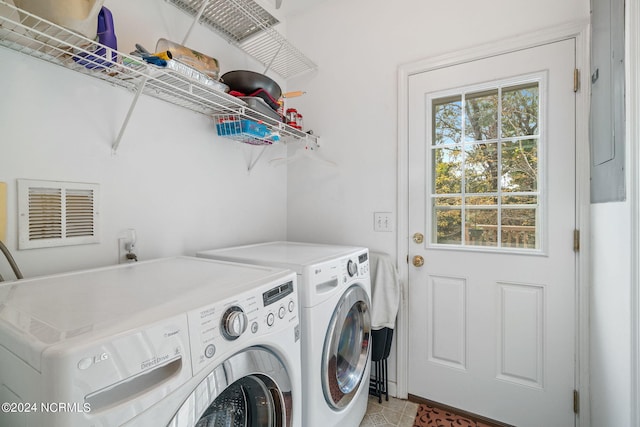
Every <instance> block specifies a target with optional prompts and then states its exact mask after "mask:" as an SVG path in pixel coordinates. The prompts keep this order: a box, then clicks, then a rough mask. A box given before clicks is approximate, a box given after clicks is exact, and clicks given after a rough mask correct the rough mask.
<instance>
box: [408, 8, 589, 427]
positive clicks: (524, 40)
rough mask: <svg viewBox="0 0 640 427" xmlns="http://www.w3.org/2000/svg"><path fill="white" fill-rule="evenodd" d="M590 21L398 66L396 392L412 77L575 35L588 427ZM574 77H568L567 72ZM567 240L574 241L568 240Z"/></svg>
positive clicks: (583, 420)
mask: <svg viewBox="0 0 640 427" xmlns="http://www.w3.org/2000/svg"><path fill="white" fill-rule="evenodd" d="M589 30H590V27H589V21H588V20H581V21H577V22H571V23H568V24H565V25H561V26H555V27H551V28H547V29H542V30H540V31H536V32H533V33H529V34H527V35H524V36H519V37H513V38H510V39H508V40H501V41H497V42H494V43H487V44H483V45H481V46H475V47H472V48H468V49H464V50H460V51H457V52H452V53H447V54H444V55H441V56H436V57H431V58H427V59H422V60H419V61H416V62H411V63H407V64H402V65H400V66H399V67H398V75H397V78H398V81H397V84H398V86H397V87H398V118H397V119H398V135H397V137H398V156H397V159H398V164H397V168H398V177H397V182H398V191H397V197H398V200H397V209H398V215H397V242H396V247H397V251H396V253H397V266H398V272H399V275H400V278H401V286H402V299H401V302H400V309H399V311H398V320H397V322H398V326H397V329H398V330H397V335H396V337H397V338H396V339H397V341H396V343H397V360H398V364H397V372H396V376H397V396H398V397H399V398H407V396H408V387H407V386H408V375H409V373H408V371H407V366H408V356H409V354H408V344H409V328H408V323H409V318H408V299H407V297H408V291H409V281H408V277H409V265H408V259H409V240H410V230H409V165H408V163H409V159H408V155H409V137H408V134H409V102H408V99H409V93H408V87H409V77H410V76H412V75H414V74H419V73H424V72H427V71H432V70H436V69H439V68H444V67H450V66H453V65H457V64H461V63H465V62H470V61H475V60H479V59H484V58H488V57H491V56H496V55H502V54H506V53H510V52H514V51H518V50H522V49H528V48H532V47H535V46H540V45H544V44H548V43H553V42H557V41H562V40H568V39H574V40H575V43H576V68H578V69H579V70H581V72H580V75H579V78H580V82H579V89H578V91H577V92H576V124H575V126H576V129H575V130H576V159H575V160H576V220H575V223H576V227H577V228H578V229H579V230H580V236H581V238H580V251H579V252H578V254H577V262H576V281H577V283H576V307H577V312H576V328H577V330H576V341H575V348H576V351H577V354H576V366H575V369H576V373H575V382H576V384H575V388H576V390H578V391H581V393H580V398H579V399H580V402H579V405H580V413H579V414H578V416H577V417H576V425H578V426H580V427H589V426H590V416H589V412H590V408H589V286H588V285H589V269H588V266H589V263H588V260H589V252H590V250H589V235H590V230H589V222H590V221H589V133H588V131H589V90H588V88H589V75H590V71H589V70H590V68H589V54H590V52H589V34H590V31H589ZM567 78H570V76H567ZM567 244H571V243H570V242H567Z"/></svg>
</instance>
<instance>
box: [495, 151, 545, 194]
mask: <svg viewBox="0 0 640 427" xmlns="http://www.w3.org/2000/svg"><path fill="white" fill-rule="evenodd" d="M501 185H502V191H536V190H537V188H538V140H537V139H527V140H521V141H515V142H503V143H502V178H501Z"/></svg>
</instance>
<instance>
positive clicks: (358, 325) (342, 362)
mask: <svg viewBox="0 0 640 427" xmlns="http://www.w3.org/2000/svg"><path fill="white" fill-rule="evenodd" d="M370 337H371V315H370V313H369V298H368V296H367V294H366V292H365V291H364V289H363V288H362V287H360V286H358V285H354V286H351V287H350V288H349V289H347V291H346V292H345V293H344V294H343V296H342V298H341V300H340V302H339V303H338V305H337V306H336V309H335V311H334V312H333V316H332V317H331V322H330V323H329V328H328V330H327V336H326V338H325V344H324V352H323V356H322V386H323V390H324V396H325V399H326V400H327V402H328V403H329V404H330V405H331V406H332V407H334V408H336V409H341V408H344V407H345V406H347V405H348V404H349V402H351V400H352V399H353V398H354V397H355V395H356V393H357V392H358V390H359V387H360V384H361V383H362V379H363V377H364V373H365V371H366V368H367V363H368V358H369V342H370Z"/></svg>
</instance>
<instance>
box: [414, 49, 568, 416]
mask: <svg viewBox="0 0 640 427" xmlns="http://www.w3.org/2000/svg"><path fill="white" fill-rule="evenodd" d="M574 68H575V40H573V39H569V40H565V41H560V42H555V43H550V44H546V45H542V46H538V47H534V48H529V49H524V50H520V51H516V52H512V53H508V54H503V55H498V56H493V57H489V58H485V59H480V60H476V61H472V62H466V63H462V64H458V65H453V66H449V67H444V68H440V69H436V70H431V71H428V72H424V73H421V74H416V75H413V76H411V77H410V78H409V109H408V113H409V232H410V235H411V236H410V239H411V240H410V242H409V243H408V247H409V254H410V255H409V367H408V368H409V382H408V392H409V394H412V395H416V396H420V397H423V398H425V399H429V400H432V401H436V402H439V403H442V404H446V405H450V406H453V407H456V408H460V409H463V410H466V411H468V412H472V413H476V414H479V415H482V416H486V417H489V418H492V419H495V420H499V421H502V422H505V423H509V424H513V425H517V426H518V427H527V426H529V427H539V426H547V427H551V426H558V427H566V426H572V425H574V420H575V416H574V413H573V389H574V379H575V357H576V355H575V348H576V345H575V342H576V338H575V333H576V296H575V295H576V292H575V290H576V274H575V269H576V253H575V252H574V248H573V238H574V237H573V235H574V229H575V224H576V215H575V209H576V206H575V205H576V196H575V191H576V190H575V147H576V143H575V93H574V88H573V70H574ZM414 233H418V234H416V238H415V241H414V240H413V238H412V237H413V235H414ZM420 235H423V236H424V237H423V240H422V242H420V240H421V239H420ZM419 257H422V259H423V260H424V264H423V265H422V266H420V258H419ZM414 259H415V262H414Z"/></svg>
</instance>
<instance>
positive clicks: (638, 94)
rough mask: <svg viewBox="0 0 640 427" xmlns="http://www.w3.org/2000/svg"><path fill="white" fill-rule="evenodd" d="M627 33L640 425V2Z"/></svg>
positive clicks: (635, 404) (631, 11) (635, 414)
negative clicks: (639, 38) (639, 50)
mask: <svg viewBox="0 0 640 427" xmlns="http://www.w3.org/2000/svg"><path fill="white" fill-rule="evenodd" d="M625 12H626V13H625V14H626V16H627V17H628V18H627V19H628V21H627V23H626V28H627V33H628V34H627V35H626V40H625V45H626V47H625V49H626V52H625V57H626V60H625V62H626V64H627V67H628V70H627V75H626V80H627V82H626V85H627V87H626V90H625V96H626V97H627V102H628V104H627V113H626V114H627V117H626V123H627V125H628V126H629V128H628V135H627V147H629V158H630V162H629V170H630V174H631V179H630V180H629V189H628V194H629V201H630V209H631V289H630V294H631V399H630V401H631V425H632V426H640V401H638V400H639V399H640V266H639V263H640V219H639V218H638V216H639V215H640V184H639V183H640V149H638V146H637V144H638V142H640V122H639V121H638V120H637V119H632V118H636V117H638V114H640V78H639V77H638V73H639V72H640V55H639V54H638V49H640V43H639V42H638V37H640V6H639V5H638V3H637V2H626V11H625Z"/></svg>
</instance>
